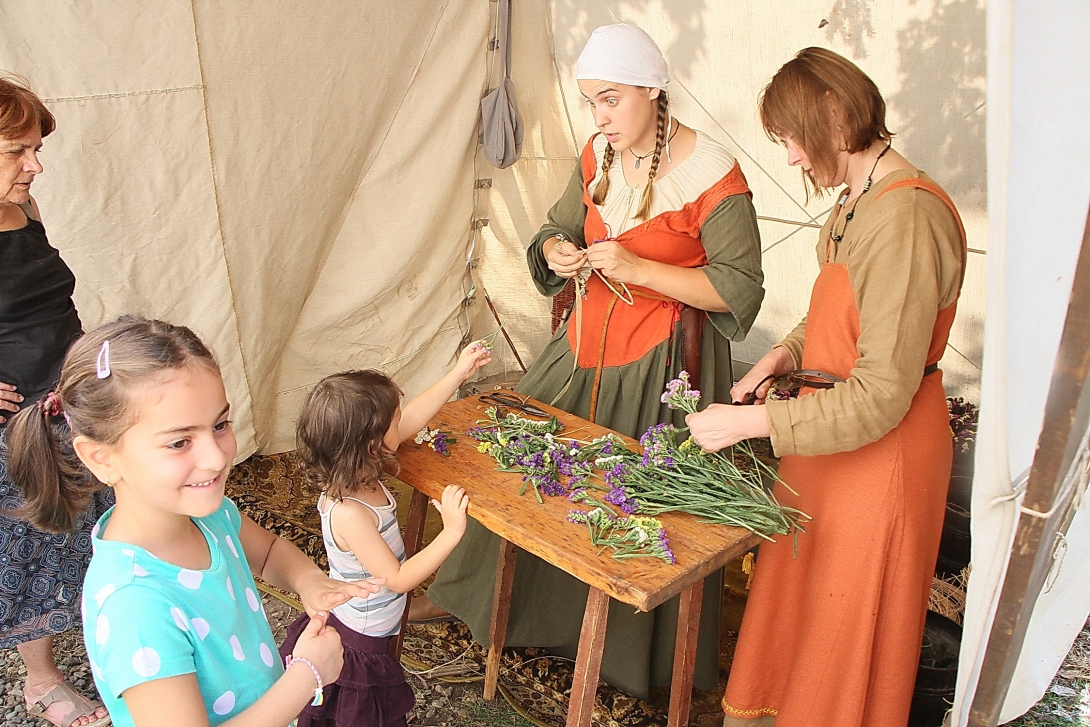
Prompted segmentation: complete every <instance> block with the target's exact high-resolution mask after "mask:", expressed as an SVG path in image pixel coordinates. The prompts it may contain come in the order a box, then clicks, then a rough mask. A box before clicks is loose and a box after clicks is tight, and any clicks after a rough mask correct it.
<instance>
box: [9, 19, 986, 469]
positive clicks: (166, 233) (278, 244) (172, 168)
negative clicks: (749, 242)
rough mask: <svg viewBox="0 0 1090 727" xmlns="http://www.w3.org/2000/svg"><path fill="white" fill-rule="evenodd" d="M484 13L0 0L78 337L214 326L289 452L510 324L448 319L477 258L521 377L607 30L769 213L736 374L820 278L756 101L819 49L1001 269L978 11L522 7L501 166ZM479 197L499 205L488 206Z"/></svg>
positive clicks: (966, 307)
mask: <svg viewBox="0 0 1090 727" xmlns="http://www.w3.org/2000/svg"><path fill="white" fill-rule="evenodd" d="M494 5H495V4H494V3H486V2H481V1H480V0H438V1H437V0H406V1H404V2H398V3H364V4H361V3H356V2H350V1H349V0H331V1H330V2H328V3H325V4H322V5H321V6H314V5H312V4H311V5H307V4H299V3H297V2H289V1H287V0H262V1H259V0H231V1H230V2H228V1H227V0H162V2H157V3H154V4H148V3H144V2H139V1H138V0H84V1H83V2H80V3H61V4H42V3H38V2H34V1H33V0H5V1H4V3H2V4H0V68H4V69H7V70H11V71H15V72H18V73H21V74H22V75H24V76H26V77H27V78H28V79H29V80H30V82H31V84H32V85H33V86H34V88H35V89H36V90H37V91H38V92H39V93H40V94H41V95H42V96H43V97H45V98H46V99H48V103H49V105H50V107H51V108H52V109H53V110H54V111H55V112H56V114H57V117H58V121H59V128H58V131H57V132H56V133H55V134H54V135H53V136H51V137H50V138H49V139H48V140H47V141H46V151H45V154H44V161H45V164H46V173H45V174H44V175H43V176H42V177H41V178H40V180H39V182H38V183H37V184H36V185H35V195H36V197H37V198H38V200H39V202H40V203H41V205H42V209H43V212H44V214H45V222H46V225H47V227H48V229H49V233H50V237H51V240H53V241H54V244H56V245H57V247H59V248H60V249H61V251H62V253H63V254H64V256H65V259H66V260H67V261H68V262H69V264H70V265H71V266H72V268H73V270H74V271H75V272H76V277H77V281H78V283H77V289H76V304H77V306H78V307H79V309H80V312H81V315H82V316H83V319H84V321H85V323H86V324H87V325H96V324H98V323H100V322H102V321H104V320H107V319H109V318H112V317H114V316H116V315H119V314H121V313H124V312H137V313H143V314H146V315H155V316H160V317H164V318H168V319H170V320H173V321H177V322H181V323H186V324H188V325H191V326H193V327H194V328H195V329H196V330H198V331H199V332H200V334H201V335H202V336H204V337H205V338H206V340H208V341H209V343H210V344H211V345H212V346H213V347H214V348H215V350H216V352H217V355H218V356H219V358H220V360H221V362H222V364H223V369H224V376H225V379H226V381H227V386H228V389H229V393H230V397H231V401H232V403H233V405H234V418H235V422H236V429H237V431H238V434H239V439H240V443H241V448H240V452H241V454H243V455H245V454H249V453H250V452H253V451H256V450H257V449H259V448H263V449H264V451H270V452H272V451H279V450H283V449H288V448H291V447H292V446H294V442H293V437H292V429H293V421H294V418H295V416H296V413H297V410H298V407H299V404H300V402H301V400H302V397H303V396H304V395H305V393H306V391H307V389H308V388H309V387H310V386H311V385H313V384H314V383H315V382H316V381H317V380H318V379H319V378H321V377H322V376H324V375H326V374H328V373H331V372H334V371H337V370H340V369H344V368H348V367H382V368H384V370H386V371H387V372H389V373H390V374H392V375H393V376H394V377H395V379H397V380H398V381H399V383H401V384H402V385H403V386H404V388H405V389H406V391H407V393H409V394H410V395H411V394H413V393H415V392H416V391H419V390H420V389H421V388H423V387H424V386H425V385H427V384H428V383H429V382H430V381H431V380H433V379H434V378H435V377H437V376H438V375H439V374H440V373H441V372H442V371H443V370H444V369H445V368H446V367H447V365H449V363H450V361H451V357H452V355H453V354H454V353H455V351H456V350H457V347H458V341H459V340H460V339H461V337H462V333H463V331H462V328H464V327H466V325H467V323H469V322H470V319H472V322H471V327H472V330H473V333H474V334H475V335H481V334H485V333H488V332H489V331H491V330H494V328H495V323H494V321H493V320H492V317H491V315H490V314H489V313H488V312H487V309H486V308H485V306H484V305H483V304H482V302H481V301H479V300H478V301H477V304H476V305H474V306H472V307H470V308H469V309H468V313H469V315H468V317H467V318H460V317H459V315H458V314H459V309H460V303H461V300H462V297H463V295H464V292H465V291H464V290H463V276H464V272H465V254H466V250H467V244H470V243H472V244H473V245H474V247H472V257H473V258H474V259H475V261H476V263H477V265H478V269H477V271H476V272H477V281H476V282H477V283H478V292H480V291H481V290H482V289H483V290H487V291H488V292H489V293H490V295H491V298H492V300H493V301H494V302H495V305H496V307H497V309H498V310H499V313H500V316H501V317H502V318H503V319H504V320H505V321H506V325H507V330H508V331H509V333H510V334H511V335H512V337H513V338H514V340H515V343H516V345H517V346H518V348H519V350H520V352H521V353H522V354H523V358H524V359H525V360H526V361H527V362H528V363H529V362H530V361H531V360H532V359H533V358H534V356H536V355H537V353H538V352H540V350H541V349H542V347H543V346H544V344H545V342H546V341H547V339H548V335H549V307H548V301H547V300H545V299H544V298H542V297H541V296H540V295H538V294H537V292H536V291H535V290H534V288H533V286H532V284H531V282H530V279H529V276H528V275H527V274H526V269H525V263H524V259H523V258H524V249H525V245H526V243H527V242H528V240H529V239H530V237H531V235H532V234H533V232H534V230H536V228H537V227H538V225H540V224H541V222H542V220H544V218H545V213H546V211H547V210H548V208H549V206H550V205H551V204H552V202H553V201H554V200H555V199H556V197H557V196H558V195H559V194H560V191H561V190H562V188H563V186H564V183H565V182H566V180H567V178H568V175H569V174H570V172H571V169H572V168H573V166H574V165H575V161H576V157H577V154H578V152H579V150H580V149H581V148H582V146H583V144H584V143H585V141H586V139H587V138H588V137H589V136H590V134H591V133H592V132H593V127H592V124H591V121H590V116H589V114H588V113H587V111H586V110H585V108H584V101H583V100H582V98H581V97H580V96H579V94H578V90H577V87H576V85H575V81H574V79H573V67H574V62H575V58H576V56H577V55H578V53H579V50H580V49H581V47H582V45H583V43H584V41H585V39H586V37H587V35H588V34H589V32H590V30H591V29H593V28H594V27H596V26H598V25H601V24H604V23H610V22H618V21H626V22H634V23H637V24H639V25H641V26H643V27H644V28H646V29H647V30H648V32H650V33H651V35H652V36H653V37H654V38H655V39H656V40H657V41H658V42H659V44H660V46H661V47H662V49H663V51H664V53H665V55H666V57H667V60H668V61H669V62H670V64H671V69H672V77H671V89H670V92H671V100H672V105H673V108H674V110H675V113H676V115H677V116H678V117H679V118H681V119H683V120H684V121H685V122H687V123H689V124H691V125H692V126H694V127H697V128H700V129H702V130H704V131H705V132H707V133H709V134H710V135H712V136H713V137H715V138H716V139H718V140H719V141H721V142H723V143H724V144H726V145H727V147H728V149H729V150H730V151H731V152H732V153H733V154H735V155H736V156H737V157H738V158H739V159H740V160H741V162H742V165H743V168H744V170H745V172H746V175H747V177H748V178H749V181H750V184H751V186H752V187H753V190H754V202H755V204H756V206H757V210H758V214H759V215H761V216H763V217H765V218H767V219H763V220H762V222H761V229H762V235H763V237H764V246H765V248H766V249H767V252H766V255H765V268H766V273H767V286H768V296H767V298H766V303H765V308H764V310H763V311H762V313H761V315H760V317H759V318H758V320H757V324H756V326H755V328H754V330H753V331H752V332H751V334H750V336H749V338H748V339H747V340H746V341H745V342H744V343H742V344H740V345H738V346H736V348H735V352H736V356H737V357H738V358H740V359H742V360H750V361H752V360H755V359H756V357H758V356H759V355H760V354H761V353H762V352H763V351H764V350H765V349H766V348H767V347H768V346H769V345H770V344H771V343H772V342H774V341H775V340H777V339H778V338H779V337H780V336H781V335H782V334H783V333H784V332H785V331H787V330H789V329H790V328H791V327H792V326H793V325H794V323H795V322H796V320H797V319H798V318H799V317H800V316H801V315H802V313H803V311H804V310H805V308H806V303H807V297H808V295H809V291H810V286H811V284H812V281H813V279H814V276H815V274H816V269H815V266H814V264H813V254H812V249H813V245H814V235H815V232H814V231H813V230H812V229H807V228H800V227H798V226H797V225H794V224H787V223H784V222H780V221H776V220H790V221H796V222H798V221H806V220H807V219H810V218H811V217H812V218H814V219H816V220H817V221H820V220H821V219H822V218H823V215H824V213H825V211H826V209H827V208H828V206H829V200H828V199H827V198H826V199H822V200H812V201H810V202H809V203H807V202H806V200H805V197H804V192H803V188H802V184H801V181H800V179H799V177H798V173H797V172H796V171H795V170H791V169H789V168H788V167H787V166H786V164H785V163H784V160H785V155H784V152H783V151H782V149H780V148H778V147H777V146H776V145H774V144H772V143H771V142H769V141H768V140H767V139H766V138H765V137H764V134H763V132H762V131H761V129H760V127H759V124H758V121H757V116H756V100H757V96H758V94H759V92H760V89H761V88H762V87H763V85H764V84H765V83H766V82H767V80H768V78H769V77H770V76H771V75H772V73H774V72H775V70H776V69H777V68H778V67H779V66H780V64H782V63H783V62H784V61H785V60H786V59H787V58H789V57H790V56H791V55H792V54H793V53H794V52H795V51H797V50H798V49H799V48H801V47H803V46H806V45H812V44H817V45H826V46H829V47H831V48H833V49H835V50H838V51H840V52H842V53H844V54H845V55H847V56H849V57H851V58H853V59H855V60H856V61H857V62H858V63H859V64H860V65H861V66H862V67H863V68H864V69H865V70H867V71H868V72H869V73H870V74H871V75H872V76H873V77H874V78H875V80H876V81H877V82H878V84H879V86H880V87H881V88H882V90H883V91H884V93H885V94H886V97H887V99H888V100H889V102H890V112H891V117H892V123H893V127H894V130H895V131H898V132H899V135H898V138H897V142H896V143H897V145H898V148H899V149H902V150H904V151H905V152H906V153H907V154H908V156H909V157H910V158H911V159H912V160H913V161H915V162H917V163H918V164H920V165H921V166H922V167H923V168H925V169H926V170H927V171H929V172H930V173H931V174H932V176H934V177H935V178H936V179H938V180H939V181H940V182H942V183H943V184H944V185H945V186H946V187H947V189H948V190H949V191H950V193H951V194H952V196H953V197H954V199H955V201H957V202H958V204H959V207H960V208H961V211H962V214H963V216H964V217H965V218H966V223H967V227H968V229H969V235H970V244H971V246H972V247H974V248H978V249H982V248H983V247H984V242H983V238H984V231H985V228H984V224H985V214H984V164H983V158H984V151H983V150H984V135H983V103H984V96H983V88H984V68H983V43H984V19H983V18H984V13H983V5H982V3H981V2H979V0H947V1H946V2H939V0H933V1H932V2H921V3H910V4H904V3H901V4H895V5H896V6H895V7H894V6H892V5H888V4H887V6H882V7H876V6H875V4H872V3H866V2H855V1H854V0H837V2H835V3H832V4H831V5H830V3H829V2H828V1H827V0H822V1H821V2H819V1H818V0H803V1H802V2H798V3H791V4H790V5H785V6H783V7H780V6H768V7H764V6H762V7H761V8H760V9H754V6H753V5H752V3H747V2H743V0H724V1H723V2H716V3H708V2H706V1H705V0H671V1H670V2H668V3H664V2H661V1H660V0H628V1H627V2H607V1H605V0H581V1H580V2H578V3H576V2H573V0H517V1H516V2H515V3H514V10H513V12H514V49H515V53H514V56H515V57H514V68H513V72H512V77H513V79H514V83H515V87H516V90H517V93H518V99H519V105H520V109H521V110H522V113H523V116H524V119H525V124H526V140H525V148H524V153H523V157H522V159H521V160H520V161H519V162H517V163H516V164H515V165H514V166H513V167H511V168H509V169H507V170H503V171H500V170H497V169H494V168H493V167H491V166H490V165H488V164H487V163H486V162H484V161H483V158H482V157H480V156H478V155H477V153H476V143H475V142H476V134H477V117H478V102H479V100H480V97H481V96H482V95H483V93H484V91H485V89H486V88H488V87H489V86H490V85H494V80H495V79H491V80H490V76H491V75H492V74H493V72H494V69H493V64H492V61H493V56H494V54H493V53H490V52H489V51H488V39H489V37H490V36H491V34H492V32H493V29H492V22H493V19H492V17H491V14H492V13H493V12H494ZM477 178H482V179H485V178H487V179H490V180H491V187H490V188H487V187H484V188H482V189H480V190H479V192H476V191H475V190H474V180H475V179H477ZM485 218H487V220H488V223H487V225H486V226H483V227H481V228H480V230H479V232H478V233H477V234H474V232H473V230H474V226H475V225H474V221H475V220H477V219H482V220H483V219H485ZM482 224H483V223H482ZM792 233H793V234H792ZM982 263H983V255H979V254H974V255H972V256H971V257H970V269H969V275H968V278H967V284H966V290H965V296H964V302H963V306H962V313H961V315H960V317H959V322H958V324H957V327H956V328H955V330H954V333H953V336H952V347H953V348H952V349H951V351H950V352H948V355H947V356H946V358H945V359H944V361H943V368H944V369H945V370H946V371H947V381H948V383H952V387H951V388H952V389H953V391H955V392H959V393H966V394H968V395H970V396H972V397H975V392H976V391H977V388H976V387H977V383H976V382H977V378H978V369H977V368H976V367H977V366H978V365H979V358H980V339H981V336H980V328H981V325H982V320H983V264H982ZM478 298H479V296H478ZM953 349H957V351H960V352H962V353H964V354H965V356H964V357H963V356H961V355H960V354H958V353H956V352H955V351H954V350H953ZM497 354H498V355H497V356H496V359H497V361H496V363H494V364H493V365H492V366H491V367H490V369H489V370H487V371H486V372H485V373H499V372H501V371H503V370H504V369H507V370H513V369H514V368H515V363H514V359H513V357H512V356H511V355H510V353H509V351H507V350H506V347H505V346H499V347H498V349H497Z"/></svg>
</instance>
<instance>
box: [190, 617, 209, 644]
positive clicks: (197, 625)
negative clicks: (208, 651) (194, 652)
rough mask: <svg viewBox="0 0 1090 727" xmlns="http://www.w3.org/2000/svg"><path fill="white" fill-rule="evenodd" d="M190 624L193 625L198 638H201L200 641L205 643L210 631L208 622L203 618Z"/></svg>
mask: <svg viewBox="0 0 1090 727" xmlns="http://www.w3.org/2000/svg"><path fill="white" fill-rule="evenodd" d="M189 623H191V624H193V630H194V631H195V632H196V633H197V636H198V637H199V638H200V640H201V641H204V637H205V636H208V632H209V630H210V629H209V628H208V622H207V621H205V620H204V619H203V618H195V619H193V620H191V621H190V622H189Z"/></svg>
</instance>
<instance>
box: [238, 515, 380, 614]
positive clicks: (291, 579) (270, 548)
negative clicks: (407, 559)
mask: <svg viewBox="0 0 1090 727" xmlns="http://www.w3.org/2000/svg"><path fill="white" fill-rule="evenodd" d="M238 537H239V540H240V541H241V542H242V549H243V551H245V553H246V561H247V563H248V564H249V566H250V571H251V572H252V573H253V574H254V575H255V576H258V577H259V578H261V579H262V580H263V581H266V582H268V583H271V584H272V585H274V586H276V587H277V588H283V589H284V590H286V591H291V592H293V593H298V594H299V598H300V600H301V601H302V602H303V606H304V607H305V608H306V610H307V613H309V614H310V615H311V616H314V615H315V614H316V613H318V612H320V611H328V610H329V609H331V608H333V607H334V606H339V605H340V604H342V603H344V602H345V601H347V600H349V599H350V598H357V597H358V598H367V597H368V596H369V595H371V594H372V593H378V591H379V589H380V587H381V586H382V583H383V581H382V579H381V578H377V579H372V580H365V581H355V582H353V583H344V582H342V581H335V580H332V579H331V578H329V577H328V576H326V574H325V573H322V571H321V570H319V569H318V566H316V565H314V561H312V560H311V559H310V558H308V557H307V556H306V555H305V554H304V553H303V551H301V550H299V548H297V547H296V546H295V545H294V544H292V543H290V542H288V541H287V540H284V539H283V538H279V537H277V536H275V535H273V534H272V533H270V532H269V531H268V530H266V529H265V528H263V527H261V526H260V525H258V524H257V523H255V522H254V521H253V520H251V519H250V518H248V517H246V516H245V515H243V516H242V527H241V529H240V531H239V536H238Z"/></svg>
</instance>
